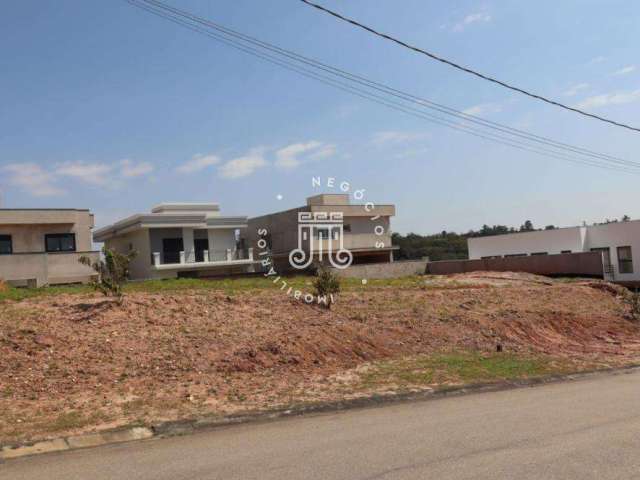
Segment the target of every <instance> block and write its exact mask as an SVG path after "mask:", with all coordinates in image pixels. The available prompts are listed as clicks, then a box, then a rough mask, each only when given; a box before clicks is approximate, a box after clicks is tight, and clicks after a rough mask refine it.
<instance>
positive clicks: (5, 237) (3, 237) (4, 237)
mask: <svg viewBox="0 0 640 480" xmlns="http://www.w3.org/2000/svg"><path fill="white" fill-rule="evenodd" d="M0 241H8V242H9V251H8V252H2V251H0V255H12V254H13V237H12V236H11V235H4V234H3V235H0Z"/></svg>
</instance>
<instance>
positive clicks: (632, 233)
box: [468, 221, 640, 284]
mask: <svg viewBox="0 0 640 480" xmlns="http://www.w3.org/2000/svg"><path fill="white" fill-rule="evenodd" d="M468 246H469V259H471V260H477V259H491V258H516V257H527V256H532V255H534V256H535V255H554V254H568V253H579V252H601V253H602V258H603V263H604V273H605V278H607V279H608V280H612V281H616V282H620V283H634V284H635V283H636V282H640V221H629V222H615V223H608V224H603V225H594V226H585V227H572V228H559V229H555V230H542V231H533V232H523V233H513V234H508V235H497V236H491V237H474V238H469V240H468ZM634 255H635V258H634Z"/></svg>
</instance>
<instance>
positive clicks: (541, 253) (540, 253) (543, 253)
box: [531, 252, 549, 255]
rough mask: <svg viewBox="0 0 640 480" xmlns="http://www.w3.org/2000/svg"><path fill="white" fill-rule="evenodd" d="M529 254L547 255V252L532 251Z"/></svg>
mask: <svg viewBox="0 0 640 480" xmlns="http://www.w3.org/2000/svg"><path fill="white" fill-rule="evenodd" d="M531 255H549V252H535V253H532V254H531Z"/></svg>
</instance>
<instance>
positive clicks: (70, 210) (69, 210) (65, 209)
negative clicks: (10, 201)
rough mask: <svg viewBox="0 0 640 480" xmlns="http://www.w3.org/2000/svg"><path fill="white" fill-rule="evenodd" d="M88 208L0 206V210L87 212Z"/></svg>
mask: <svg viewBox="0 0 640 480" xmlns="http://www.w3.org/2000/svg"><path fill="white" fill-rule="evenodd" d="M88 211H89V209H88V208H0V212H88Z"/></svg>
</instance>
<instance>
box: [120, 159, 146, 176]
mask: <svg viewBox="0 0 640 480" xmlns="http://www.w3.org/2000/svg"><path fill="white" fill-rule="evenodd" d="M151 172H153V165H151V164H150V163H149V162H140V163H135V162H132V161H131V160H129V159H125V160H121V161H120V174H121V175H122V176H123V177H125V178H133V177H139V176H141V175H147V174H148V173H151Z"/></svg>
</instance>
